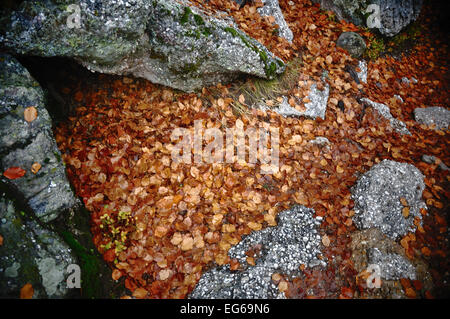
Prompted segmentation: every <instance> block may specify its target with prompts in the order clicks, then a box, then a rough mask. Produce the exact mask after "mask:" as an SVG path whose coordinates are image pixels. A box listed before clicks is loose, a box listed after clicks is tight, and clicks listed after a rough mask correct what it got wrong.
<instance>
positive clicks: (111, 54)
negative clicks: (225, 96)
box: [0, 0, 285, 92]
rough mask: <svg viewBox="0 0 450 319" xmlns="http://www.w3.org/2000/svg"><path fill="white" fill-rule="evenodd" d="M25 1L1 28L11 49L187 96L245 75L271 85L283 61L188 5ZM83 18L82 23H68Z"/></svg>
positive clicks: (144, 0) (159, 0)
mask: <svg viewBox="0 0 450 319" xmlns="http://www.w3.org/2000/svg"><path fill="white" fill-rule="evenodd" d="M68 5H69V2H68V1H57V0H52V1H44V0H41V1H24V2H23V3H21V5H20V7H19V9H18V10H17V11H14V12H13V13H11V14H10V15H9V16H7V17H5V18H4V19H2V22H0V42H1V43H2V45H3V46H4V47H6V48H7V49H8V50H10V51H12V52H15V53H19V54H29V55H38V56H62V57H69V58H73V59H75V60H77V61H78V62H80V63H81V64H82V65H84V66H85V67H87V68H88V69H90V70H92V71H97V72H102V73H110V74H120V75H133V76H135V77H141V78H145V79H147V80H150V81H152V82H154V83H159V84H163V85H166V86H170V87H173V88H177V89H180V90H184V91H188V92H190V91H193V90H196V89H199V88H201V87H204V86H207V85H212V84H216V83H218V82H228V81H231V80H233V79H234V78H236V77H237V76H238V75H239V74H242V73H247V74H251V75H254V76H258V77H262V78H267V79H272V78H273V77H275V76H276V75H277V74H280V73H282V72H284V68H285V66H284V63H283V62H282V61H281V60H280V59H278V58H276V57H274V56H273V54H272V53H271V52H269V51H268V50H267V49H266V48H265V47H264V46H263V45H261V44H260V43H259V42H258V41H256V40H254V39H253V38H251V37H249V36H247V35H246V34H245V33H243V32H242V31H240V30H239V29H238V28H237V26H236V25H234V24H230V22H229V21H226V20H223V19H218V18H215V17H213V16H209V15H206V14H204V13H203V12H201V10H200V9H198V8H196V7H193V6H189V3H188V2H187V1H175V0H170V1H167V0H165V1H163V0H127V1H104V0H95V1H87V0H81V1H79V3H78V11H76V10H75V12H71V11H70V10H68ZM74 14H75V15H78V17H79V21H80V23H79V25H78V26H77V25H76V24H73V23H67V21H68V20H69V21H71V20H70V19H71V18H72V17H73V15H74Z"/></svg>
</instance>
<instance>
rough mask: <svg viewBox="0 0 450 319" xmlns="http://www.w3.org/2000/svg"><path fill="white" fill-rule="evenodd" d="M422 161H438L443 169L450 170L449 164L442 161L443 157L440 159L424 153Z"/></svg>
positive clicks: (429, 162) (433, 162)
mask: <svg viewBox="0 0 450 319" xmlns="http://www.w3.org/2000/svg"><path fill="white" fill-rule="evenodd" d="M422 161H424V162H425V163H428V164H435V163H436V162H439V164H438V165H439V168H440V169H441V170H443V171H448V170H450V168H449V167H448V166H447V165H445V163H444V162H442V160H441V159H439V158H437V157H436V156H433V155H422Z"/></svg>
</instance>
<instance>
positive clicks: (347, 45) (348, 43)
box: [336, 32, 366, 58]
mask: <svg viewBox="0 0 450 319" xmlns="http://www.w3.org/2000/svg"><path fill="white" fill-rule="evenodd" d="M336 46H338V47H340V48H342V49H344V50H346V51H347V52H348V53H349V54H350V55H351V56H352V57H354V58H360V57H361V56H362V55H363V53H364V51H365V50H366V42H365V41H364V39H363V38H362V37H361V36H360V35H359V34H358V33H356V32H343V33H341V35H339V38H338V39H337V41H336Z"/></svg>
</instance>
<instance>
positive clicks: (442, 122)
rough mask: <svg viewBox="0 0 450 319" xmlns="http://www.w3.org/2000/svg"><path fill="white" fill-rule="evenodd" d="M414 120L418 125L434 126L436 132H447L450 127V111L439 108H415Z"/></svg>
mask: <svg viewBox="0 0 450 319" xmlns="http://www.w3.org/2000/svg"><path fill="white" fill-rule="evenodd" d="M414 119H415V120H416V121H417V122H419V123H420V124H425V125H428V126H432V125H435V128H436V129H437V130H447V129H448V126H449V125H450V111H449V110H447V109H446V108H443V107H440V106H431V107H425V108H417V109H415V110H414Z"/></svg>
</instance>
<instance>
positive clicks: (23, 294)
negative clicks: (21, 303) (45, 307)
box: [20, 283, 34, 299]
mask: <svg viewBox="0 0 450 319" xmlns="http://www.w3.org/2000/svg"><path fill="white" fill-rule="evenodd" d="M33 295H34V288H33V286H32V285H31V284H30V283H27V284H25V285H24V286H23V287H22V288H21V289H20V299H32V298H33Z"/></svg>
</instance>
